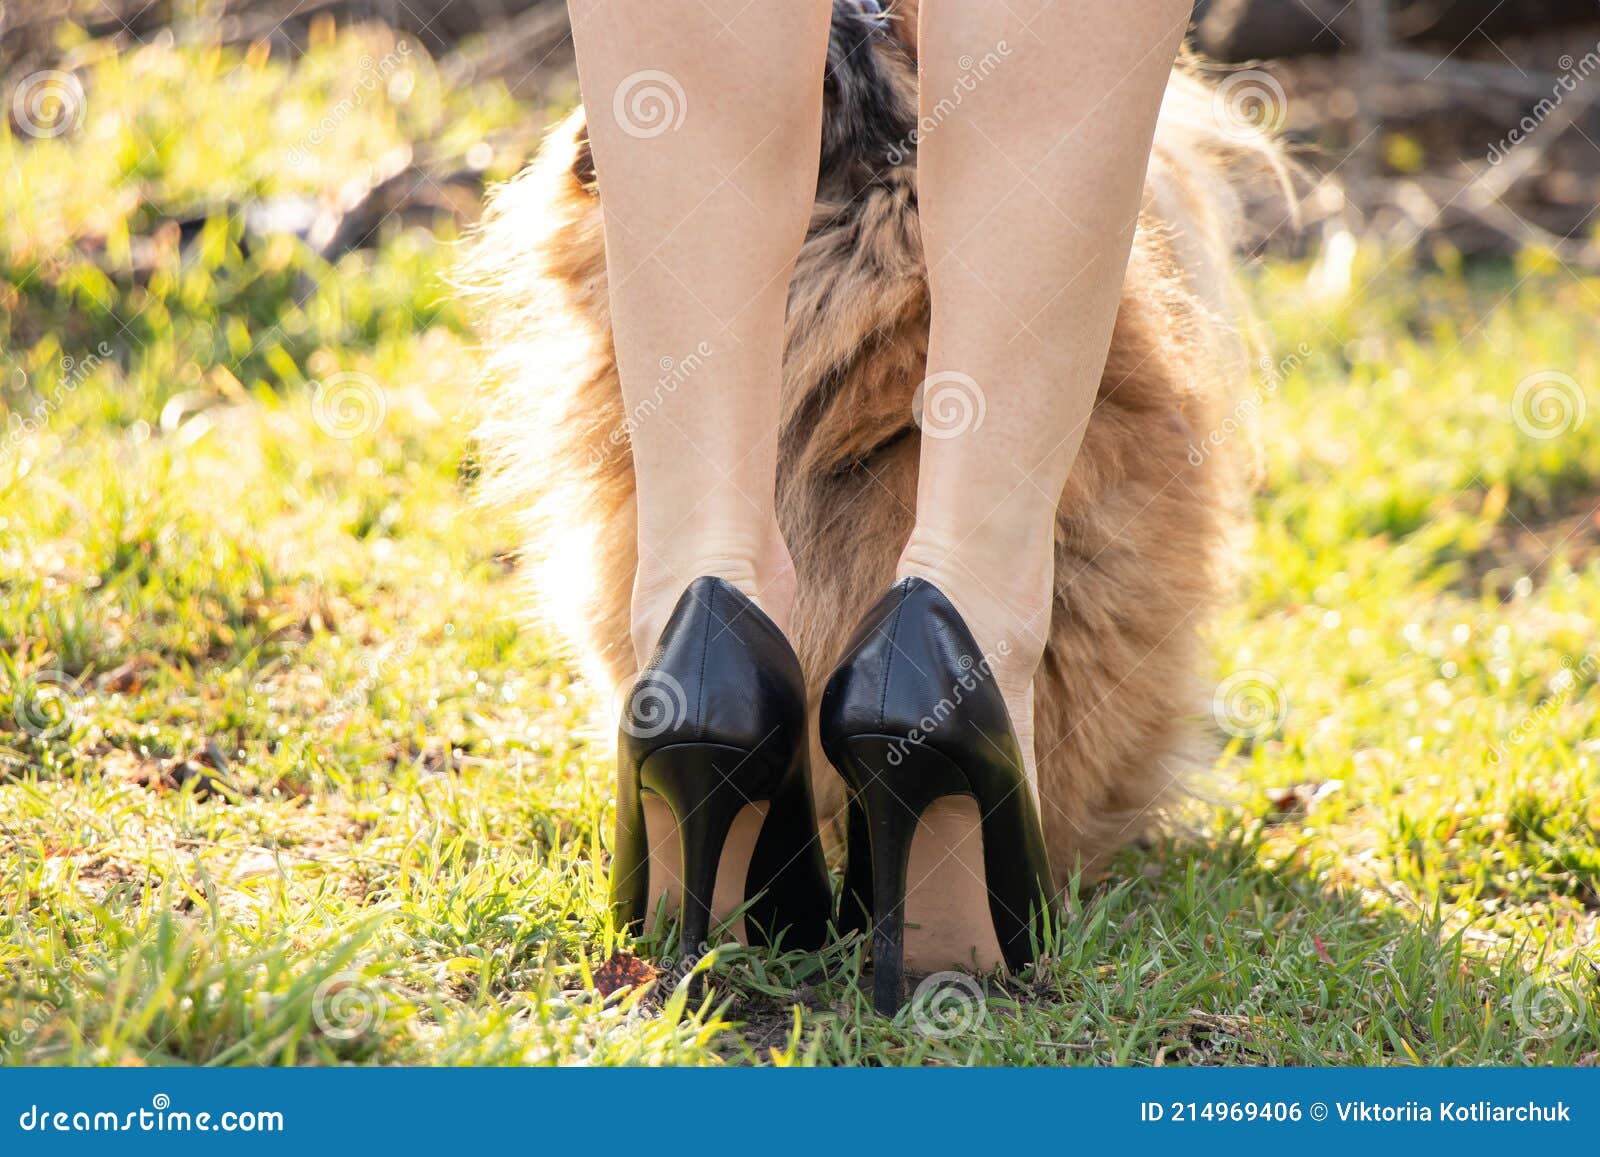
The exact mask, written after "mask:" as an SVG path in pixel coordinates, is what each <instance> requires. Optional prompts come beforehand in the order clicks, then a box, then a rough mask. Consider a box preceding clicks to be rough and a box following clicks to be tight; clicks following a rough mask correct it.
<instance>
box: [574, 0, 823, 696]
mask: <svg viewBox="0 0 1600 1157" xmlns="http://www.w3.org/2000/svg"><path fill="white" fill-rule="evenodd" d="M569 6H570V8H571V12H572V25H573V39H574V42H575V43H576V47H577V57H578V72H579V79H580V84H581V86H582V90H583V95H584V100H585V107H586V109H587V112H588V124H589V137H590V141H591V143H592V147H593V151H594V159H595V168H596V172H597V174H598V180H599V184H600V188H601V191H602V207H603V211H604V214H605V232H606V264H607V269H608V276H609V278H610V294H611V314H612V331H613V335H614V338H615V342H616V351H617V365H618V369H619V372H620V374H621V378H622V393H623V400H624V405H625V407H626V410H627V413H628V417H629V427H630V431H631V438H632V447H633V462H634V473H635V478H636V483H637V492H638V500H637V502H638V523H639V536H638V545H639V571H638V576H637V579H636V581H635V585H634V597H633V640H634V646H635V649H636V651H637V652H638V657H639V661H640V663H641V664H642V663H643V662H644V661H645V660H646V659H647V658H648V656H649V654H650V652H651V651H652V650H653V648H654V647H655V644H656V640H657V638H658V636H659V634H660V632H661V628H662V626H663V624H664V623H665V621H666V618H667V616H668V615H669V614H670V613H671V611H672V608H673V606H674V605H675V604H676V603H677V601H678V598H679V596H680V595H681V594H682V593H683V590H684V588H685V587H686V586H687V585H688V584H689V583H690V582H691V581H692V580H694V579H695V578H697V577H699V576H701V575H713V576H716V577H718V578H723V579H726V580H727V581H729V582H731V583H732V584H733V585H734V586H736V587H738V588H739V589H740V590H742V591H744V592H745V593H746V594H747V595H749V596H750V597H751V598H752V599H754V600H755V602H756V603H757V604H758V605H759V606H760V607H761V608H762V609H763V610H764V611H766V612H767V614H769V615H770V616H771V617H772V618H773V619H774V620H775V621H776V622H777V623H778V625H779V626H780V627H782V628H784V629H785V630H787V628H788V625H789V614H790V609H791V606H792V603H793V599H794V573H793V568H792V565H791V562H790V558H789V553H788V550H787V548H786V546H785V544H784V542H783V538H782V535H781V534H780V533H779V530H778V522H777V515H776V509H775V502H776V497H775V493H774V491H775V479H776V469H777V436H778V389H779V382H780V379H781V371H782V357H783V342H784V313H785V305H786V301H787V296H788V290H789V280H790V276H791V274H792V272H793V269H794V262H795V257H796V254H797V253H798V251H799V248H800V244H801V242H802V241H803V240H804V238H805V230H806V224H807V221H808V220H809V217H810V212H811V206H812V202H813V200H814V199H815V195H816V178H817V159H818V149H819V147H820V140H821V125H822V81H823V68H824V63H825V60H826V54H827V39H828V24H829V15H830V11H831V6H830V5H829V4H828V3H827V2H826V0H793V2H790V3H784V4H772V5H766V4H760V5H753V4H751V3H749V0H650V2H649V3H647V4H642V3H617V2H614V0H570V3H569ZM669 365H670V366H676V367H679V372H678V373H677V374H676V375H674V377H673V378H670V379H666V380H668V381H673V382H676V384H675V385H673V386H671V387H670V388H669V387H668V386H664V385H663V384H662V382H663V380H664V374H663V367H667V366H669ZM684 367H688V368H687V369H685V368H684ZM680 379H681V380H680Z"/></svg>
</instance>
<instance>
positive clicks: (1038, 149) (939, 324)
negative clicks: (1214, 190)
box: [900, 0, 1191, 785]
mask: <svg viewBox="0 0 1600 1157" xmlns="http://www.w3.org/2000/svg"><path fill="white" fill-rule="evenodd" d="M1190 7H1191V5H1190V3H1189V0H1122V2H1121V3H1118V4H1107V3H1104V2H1103V0H1005V2H1004V3H999V2H996V0H925V3H924V4H923V5H922V12H921V24H920V30H919V36H920V41H921V47H920V57H921V71H922V91H921V103H922V125H923V129H922V134H921V141H920V145H919V152H918V165H919V177H918V182H919V203H920V206H921V215H922V231H923V238H924V242H925V244H926V248H927V257H928V275H929V281H930V286H931V292H932V298H933V330H932V334H931V337H930V344H929V350H928V374H929V379H928V381H927V383H925V385H924V388H923V393H922V409H923V413H922V426H923V435H924V436H923V441H922V458H921V474H920V480H919V484H918V490H917V521H916V529H915V531H914V532H913V533H912V536H911V539H910V542H909V543H908V545H907V546H906V549H905V553H904V554H903V556H902V558H901V562H900V574H901V575H902V576H907V575H916V576H919V577H922V578H925V579H928V580H929V581H931V582H933V583H934V584H935V585H937V586H939V587H940V588H941V589H942V590H943V591H944V592H945V593H946V594H947V595H948V596H949V597H950V599H951V600H952V601H953V602H954V603H955V604H956V606H957V608H958V609H960V611H961V612H962V614H963V616H964V617H965V618H966V619H967V621H968V624H969V625H970V626H971V627H972V629H973V632H974V634H975V635H976V636H977V638H978V641H979V643H980V644H982V645H983V647H984V648H985V650H986V651H987V652H988V654H989V655H990V656H991V659H992V661H993V663H994V669H995V677H996V679H997V682H998V685H999V688H1000V690H1001V692H1002V693H1003V694H1004V696H1005V698H1006V702H1007V705H1008V707H1009V708H1010V711H1011V716H1012V720H1013V722H1014V723H1015V724H1016V727H1017V730H1018V732H1019V738H1021V739H1022V741H1023V750H1024V752H1025V753H1026V754H1027V756H1028V760H1029V778H1030V779H1031V780H1033V781H1034V782H1035V784H1036V785H1037V776H1036V771H1035V767H1034V752H1033V694H1032V681H1033V676H1034V672H1035V670H1036V669H1037V667H1038V664H1039V660H1040V657H1041V656H1042V654H1043V650H1044V644H1045V640H1046V638H1047V636H1048V632H1049V627H1050V608H1051V596H1052V589H1053V580H1054V530H1055V521H1056V511H1057V505H1058V503H1059V501H1060V498H1061V492H1062V487H1063V486H1064V485H1065V483H1066V478H1067V473H1068V471H1069V469H1070V468H1071V466H1072V461H1073V458H1074V457H1075V456H1076V455H1077V451H1078V445H1079V442H1080V441H1081V440H1082V437H1083V431H1084V426H1085V424H1086V422H1087V420H1088V416H1089V411H1090V408H1091V406H1092V405H1093V402H1094V397H1095V391H1096V388H1097V387H1098V385H1099V382H1100V374H1101V371H1102V370H1103V369H1104V367H1105V359H1106V354H1107V351H1108V347H1109V345H1110V341H1111V329H1112V325H1113V323H1114V321H1115V319H1116V312H1117V303H1118V300H1119V297H1120V294H1121V290H1122V278H1123V272H1124V269H1125V267H1126V265H1127V260H1128V253H1129V247H1130V244H1131V241H1132V238H1133V230H1134V225H1135V222H1136V218H1137V213H1138V209H1139V204H1140V196H1141V190H1142V187H1143V182H1144V175H1145V168H1146V166H1147V164H1148V161H1149V152H1150V143H1151V138H1152V136H1153V134H1154V131H1155V121H1156V113H1157V110H1158V109H1159V107H1160V102H1161V94H1162V92H1163V90H1164V87H1165V84H1166V80H1167V76H1168V74H1169V72H1170V70H1171V68H1172V62H1173V58H1174V57H1175V56H1176V54H1177V50H1178V45H1179V42H1180V40H1181V39H1182V35H1183V31H1184V27H1185V25H1186V23H1187V20H1188V15H1189V12H1190ZM1067 597H1068V599H1069V600H1070V598H1071V592H1070V591H1069V592H1068V593H1067Z"/></svg>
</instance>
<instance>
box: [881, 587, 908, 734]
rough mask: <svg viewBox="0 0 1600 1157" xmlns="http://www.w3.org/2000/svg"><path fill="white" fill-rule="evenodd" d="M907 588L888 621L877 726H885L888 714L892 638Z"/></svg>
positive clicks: (893, 638)
mask: <svg viewBox="0 0 1600 1157" xmlns="http://www.w3.org/2000/svg"><path fill="white" fill-rule="evenodd" d="M909 593H910V592H909V588H907V589H903V590H902V591H901V592H900V601H899V602H898V603H896V604H895V607H894V618H893V619H892V620H890V622H889V650H888V652H887V653H886V654H885V655H884V657H883V695H882V697H881V698H880V699H879V701H878V726H879V727H880V728H882V727H886V726H887V725H888V724H887V722H886V720H887V717H888V714H889V673H890V670H891V669H892V666H893V663H894V640H895V635H896V634H897V633H898V632H899V630H900V612H901V611H903V610H905V606H906V596H907V594H909Z"/></svg>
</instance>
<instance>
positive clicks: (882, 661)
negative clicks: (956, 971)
mask: <svg viewBox="0 0 1600 1157" xmlns="http://www.w3.org/2000/svg"><path fill="white" fill-rule="evenodd" d="M821 731H822V745H823V749H824V750H825V751H826V752H827V753H828V758H829V759H830V760H831V761H832V762H833V765H834V767H835V768H836V769H837V770H838V771H839V773H840V774H841V775H842V776H844V778H845V781H846V783H848V784H849V787H850V790H851V799H850V816H849V863H848V866H847V868H846V872H845V894H844V900H843V910H842V911H841V913H840V925H841V927H844V928H849V927H852V926H856V927H860V926H861V925H862V924H869V925H870V927H871V929H872V957H873V1003H874V1005H875V1006H876V1008H877V1009H878V1011H879V1012H881V1013H884V1014H887V1015H892V1014H893V1013H894V1012H895V1011H896V1010H897V1009H898V1008H899V1007H900V1004H901V1001H902V1000H903V997H904V987H905V985H904V977H905V974H906V972H907V971H908V970H909V971H912V972H917V973H927V972H937V971H941V970H944V969H950V968H968V969H978V970H985V969H988V968H992V967H996V966H999V965H1002V964H1003V965H1004V966H1006V967H1007V968H1011V969H1017V968H1021V967H1022V966H1023V965H1025V964H1026V963H1028V961H1029V960H1031V959H1032V955H1033V950H1034V949H1033V946H1034V944H1035V942H1036V940H1037V935H1038V930H1039V923H1040V921H1041V919H1042V918H1043V916H1044V914H1045V912H1046V911H1047V910H1048V906H1049V903H1050V896H1051V883H1050V863H1049V858H1048V856H1047V854H1046V852H1045V844H1044V833H1043V832H1042V830H1041V829H1040V826H1039V816H1038V811H1037V809H1036V808H1035V806H1034V802H1033V794H1032V792H1031V791H1030V789H1029V787H1028V782H1027V776H1026V772H1025V771H1024V767H1023V762H1022V750H1021V747H1020V746H1019V745H1018V742H1017V736H1016V732H1015V731H1014V730H1013V729H1012V726H1011V717H1010V715H1009V713H1008V712H1007V711H1006V705H1005V701H1004V699H1003V698H1002V697H1001V695H1000V690H999V688H998V687H996V686H995V684H994V679H993V677H992V671H991V666H990V663H989V661H988V659H987V658H985V656H984V655H983V654H982V652H981V651H980V649H979V647H978V644H977V641H976V640H975V639H974V638H973V637H972V632H971V631H970V630H968V628H967V625H966V623H965V622H964V621H963V620H962V618H961V615H960V613H959V612H958V611H957V610H956V608H955V607H954V605H952V604H951V602H950V600H949V599H947V598H946V597H945V596H944V595H943V594H941V593H940V591H939V589H938V588H937V587H935V586H934V585H933V584H932V583H929V582H926V581H924V580H922V579H915V578H911V579H904V580H902V581H900V582H898V583H896V584H895V585H894V586H893V587H892V588H891V589H890V590H889V593H888V594H886V595H885V596H884V597H883V598H882V599H881V600H879V602H878V604H877V605H876V606H875V607H873V609H872V610H871V611H870V612H869V613H868V614H867V617H866V619H865V620H864V621H863V622H862V624H861V626H860V627H859V628H858V629H857V631H856V633H855V636H854V637H853V638H852V639H851V641H850V643H849V645H848V647H847V648H846V651H845V656H844V659H843V660H842V661H841V662H840V664H839V667H838V669H837V670H836V671H834V673H833V677H832V678H831V679H829V680H828V686H827V689H826V690H825V691H824V692H823V696H822V714H821ZM869 887H870V895H868V894H867V892H868V889H869Z"/></svg>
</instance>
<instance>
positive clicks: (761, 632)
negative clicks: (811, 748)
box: [611, 577, 832, 960]
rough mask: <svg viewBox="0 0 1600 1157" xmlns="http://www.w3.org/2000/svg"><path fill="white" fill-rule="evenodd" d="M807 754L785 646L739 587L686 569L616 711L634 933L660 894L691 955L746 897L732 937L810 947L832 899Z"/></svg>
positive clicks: (627, 921) (617, 885) (797, 689)
mask: <svg viewBox="0 0 1600 1157" xmlns="http://www.w3.org/2000/svg"><path fill="white" fill-rule="evenodd" d="M805 751H806V701H805V684H804V681H803V679H802V677H801V674H800V661H799V659H798V658H796V656H795V653H794V649H793V648H792V647H790V645H789V642H788V640H787V639H785V638H784V636H783V632H782V631H780V630H779V629H778V627H777V625H776V624H775V623H773V621H772V620H771V619H769V618H768V617H767V616H766V614H765V613H763V612H762V610H761V609H760V608H759V607H757V606H756V605H755V603H753V602H751V601H750V599H748V598H747V597H745V595H744V593H743V592H741V591H740V590H739V589H738V588H736V587H734V586H733V585H731V584H730V583H727V582H724V581H723V580H722V579H718V578H711V577H704V578H698V579H696V580H695V581H694V582H693V583H691V584H690V585H689V587H688V589H687V590H685V591H684V593H683V596H682V597H681V598H680V599H679V600H678V605H677V607H676V608H674V610H673V612H672V616H671V618H669V619H668V620H667V625H666V629H665V630H663V631H662V634H661V641H660V643H659V644H658V645H657V647H656V653H655V655H654V656H653V657H652V658H651V660H650V663H649V665H648V666H646V667H645V669H644V670H643V671H642V672H641V673H640V675H639V678H638V680H637V681H636V682H635V683H634V686H633V690H632V692H631V694H630V695H629V698H628V703H627V705H626V707H625V708H624V709H623V713H622V721H621V726H620V730H619V732H618V736H617V838H616V842H615V844H614V861H613V865H612V880H611V905H612V912H613V916H614V919H615V922H616V924H617V925H618V926H619V927H624V928H628V929H630V930H632V931H634V932H639V931H642V930H644V929H645V926H646V923H647V921H648V919H649V917H650V916H651V915H652V914H653V913H654V912H655V911H656V910H657V909H658V906H659V905H660V904H661V901H662V898H663V897H665V901H666V904H665V906H666V908H667V909H672V908H678V909H679V912H680V921H679V937H680V939H679V954H680V955H681V956H683V957H684V958H685V960H689V959H692V958H693V957H694V956H697V955H698V954H699V953H701V952H702V951H704V949H705V942H706V939H707V937H708V936H709V934H710V932H711V929H712V922H713V920H715V921H716V922H718V923H721V922H723V921H726V920H727V919H728V918H729V917H730V916H731V915H732V914H733V913H735V912H737V911H738V909H739V908H740V907H742V906H743V905H745V903H746V902H747V901H749V902H750V904H749V907H748V908H747V909H746V910H745V913H744V915H743V918H742V919H741V921H740V922H739V923H740V924H741V925H742V927H736V928H735V929H734V932H735V934H736V935H739V936H740V938H741V939H744V940H745V941H746V942H748V943H760V944H774V943H777V942H778V940H779V937H780V936H781V937H782V943H783V946H784V947H786V948H800V949H808V950H810V949H816V948H819V947H821V945H822V943H823V939H824V937H825V936H826V933H827V925H828V917H829V914H830V913H829V909H830V907H831V900H832V896H831V891H830V888H829V885H828V869H827V864H826V863H825V862H824V860H823V854H822V843H821V840H820V839H819V838H818V835H817V816H816V807H815V805H814V803H813V802H812V798H811V779H810V776H809V774H808V773H807V770H806V759H805Z"/></svg>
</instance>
